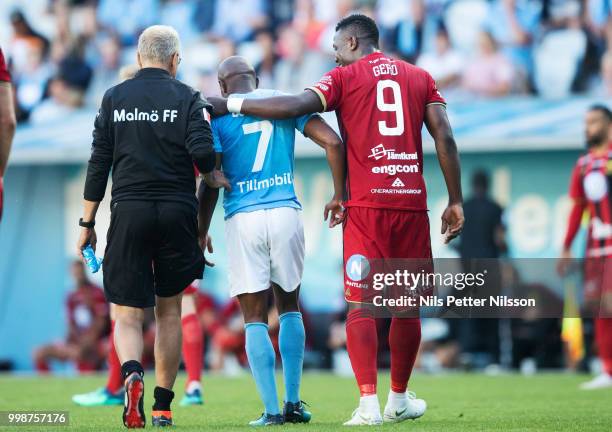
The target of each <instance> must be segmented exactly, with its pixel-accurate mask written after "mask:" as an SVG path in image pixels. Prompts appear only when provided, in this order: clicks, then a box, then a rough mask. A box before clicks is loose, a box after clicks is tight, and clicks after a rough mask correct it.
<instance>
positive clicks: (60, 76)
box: [30, 56, 92, 124]
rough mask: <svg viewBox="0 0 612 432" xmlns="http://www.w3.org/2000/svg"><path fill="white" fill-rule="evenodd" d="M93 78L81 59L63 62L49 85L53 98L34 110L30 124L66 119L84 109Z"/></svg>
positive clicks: (69, 59)
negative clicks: (88, 88)
mask: <svg viewBox="0 0 612 432" xmlns="http://www.w3.org/2000/svg"><path fill="white" fill-rule="evenodd" d="M91 77H92V69H91V67H89V65H87V63H85V62H84V61H83V60H81V59H80V58H78V57H76V56H72V57H68V58H66V59H65V60H63V61H62V62H61V64H60V65H59V71H58V73H57V75H56V76H55V77H54V78H53V79H52V80H51V83H50V84H49V94H50V96H51V97H50V98H49V99H47V100H45V101H44V102H43V103H41V104H40V105H38V106H37V107H36V108H35V109H34V111H33V112H32V114H31V115H30V122H31V123H32V124H42V123H47V122H50V121H54V120H57V119H60V118H65V116H67V115H69V114H72V113H73V112H75V111H76V110H77V109H78V108H80V107H82V106H83V102H84V97H85V91H86V90H87V87H88V86H89V83H90V81H91Z"/></svg>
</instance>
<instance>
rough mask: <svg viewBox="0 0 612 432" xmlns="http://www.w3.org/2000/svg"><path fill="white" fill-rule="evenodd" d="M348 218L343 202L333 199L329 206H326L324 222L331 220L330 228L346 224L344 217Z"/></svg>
mask: <svg viewBox="0 0 612 432" xmlns="http://www.w3.org/2000/svg"><path fill="white" fill-rule="evenodd" d="M345 216H346V213H345V209H344V206H343V205H342V200H340V199H337V198H332V199H331V200H330V201H329V202H328V203H327V204H325V210H324V211H323V220H328V218H329V227H330V228H333V227H335V226H336V225H340V224H341V223H342V222H344V217H345Z"/></svg>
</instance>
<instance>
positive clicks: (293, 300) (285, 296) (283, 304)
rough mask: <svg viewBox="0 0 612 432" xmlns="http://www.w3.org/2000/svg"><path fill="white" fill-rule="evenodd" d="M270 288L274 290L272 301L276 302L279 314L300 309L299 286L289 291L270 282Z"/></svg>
mask: <svg viewBox="0 0 612 432" xmlns="http://www.w3.org/2000/svg"><path fill="white" fill-rule="evenodd" d="M272 289H273V291H274V302H275V304H276V309H277V310H278V314H279V315H282V314H284V313H287V312H299V311H300V305H299V290H300V287H299V286H298V287H297V288H296V289H295V290H293V291H290V292H287V291H285V290H284V289H283V288H282V287H280V286H279V285H277V284H272Z"/></svg>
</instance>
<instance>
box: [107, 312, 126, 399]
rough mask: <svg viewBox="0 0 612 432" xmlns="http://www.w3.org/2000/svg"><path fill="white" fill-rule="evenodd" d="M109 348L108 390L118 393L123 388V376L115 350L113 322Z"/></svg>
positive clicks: (113, 322) (112, 323) (112, 322)
mask: <svg viewBox="0 0 612 432" xmlns="http://www.w3.org/2000/svg"><path fill="white" fill-rule="evenodd" d="M108 343H109V347H108V354H107V358H106V361H107V363H108V380H107V381H106V390H108V391H109V392H110V393H113V394H115V393H117V392H118V391H119V390H121V389H122V388H123V377H122V376H121V363H120V362H119V357H118V356H117V351H116V350H115V321H114V320H113V321H111V332H110V336H109V339H108Z"/></svg>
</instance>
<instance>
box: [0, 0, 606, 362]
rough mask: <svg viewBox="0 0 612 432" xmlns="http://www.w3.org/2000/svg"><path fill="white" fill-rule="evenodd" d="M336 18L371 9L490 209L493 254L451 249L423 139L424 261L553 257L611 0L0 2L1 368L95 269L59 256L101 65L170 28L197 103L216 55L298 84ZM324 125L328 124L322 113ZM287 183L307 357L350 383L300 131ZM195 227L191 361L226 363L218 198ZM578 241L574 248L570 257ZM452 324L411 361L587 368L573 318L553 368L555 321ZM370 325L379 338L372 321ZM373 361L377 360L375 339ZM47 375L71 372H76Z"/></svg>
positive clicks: (102, 218)
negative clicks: (429, 255) (293, 204)
mask: <svg viewBox="0 0 612 432" xmlns="http://www.w3.org/2000/svg"><path fill="white" fill-rule="evenodd" d="M355 11H358V12H361V13H365V14H368V15H370V16H372V17H374V18H375V19H376V20H377V23H378V24H379V27H380V30H381V38H382V41H381V42H382V49H383V50H384V51H385V52H387V53H388V54H391V55H393V56H396V57H398V58H402V59H404V60H407V61H409V62H412V63H415V64H417V65H419V66H421V67H423V68H425V69H427V70H428V71H429V72H430V73H431V74H432V75H433V77H434V78H435V79H436V81H437V83H438V86H439V88H440V90H441V92H442V94H443V95H444V96H445V98H446V99H447V100H448V103H449V104H448V111H449V117H450V120H451V124H452V126H453V129H454V131H455V134H456V138H457V143H458V146H459V148H460V151H461V159H462V169H463V174H464V175H463V182H464V191H465V192H464V193H465V196H466V197H472V196H474V195H475V194H476V195H478V194H482V193H484V196H485V197H488V198H487V199H489V200H491V201H494V202H495V203H496V205H497V206H499V209H500V211H499V215H497V216H495V215H493V216H491V217H492V218H493V219H492V224H493V226H494V227H495V232H496V239H497V240H496V243H495V244H496V247H495V248H494V249H493V250H490V251H470V250H469V245H466V243H463V242H462V241H459V242H455V243H457V244H451V245H450V246H444V245H443V242H442V239H441V236H440V235H439V230H440V222H439V217H440V215H441V211H442V209H443V208H444V207H445V205H446V200H447V198H446V189H445V187H444V182H443V179H442V176H441V174H440V170H439V168H438V166H437V160H436V158H435V154H434V148H433V143H432V141H431V139H430V138H429V136H428V135H427V133H426V132H424V137H425V140H424V151H425V168H424V171H425V177H426V180H427V183H428V191H429V209H430V217H431V221H432V224H431V225H432V241H433V249H434V256H436V257H455V256H459V254H462V255H463V256H466V255H465V254H476V255H477V256H486V257H498V256H506V257H511V258H549V259H550V260H551V262H553V258H555V257H557V256H558V255H559V251H560V249H561V243H562V240H563V237H564V234H565V224H566V219H567V215H568V211H569V208H570V200H569V198H567V197H566V195H567V194H566V191H567V187H568V182H569V177H570V173H571V169H572V167H573V165H574V163H575V161H576V158H577V157H578V156H579V154H580V153H581V152H583V151H584V149H585V144H584V138H583V116H584V113H585V111H586V109H587V107H589V106H590V105H591V104H593V103H595V102H597V103H607V104H608V106H610V104H611V102H612V20H611V18H610V16H611V12H612V1H610V0H583V1H578V0H378V1H376V0H166V1H162V0H98V1H94V0H82V1H78V0H73V1H68V0H28V1H14V0H2V2H0V47H2V50H3V51H4V54H5V56H6V57H7V61H8V64H9V69H10V72H11V74H12V79H13V84H14V88H15V96H16V97H15V100H16V104H17V106H16V108H17V113H18V120H19V127H18V131H17V134H16V137H15V141H14V144H13V152H12V155H11V159H10V161H9V168H8V172H7V175H6V177H5V188H6V190H5V215H4V219H3V221H2V225H0V368H4V369H7V370H8V369H13V370H19V371H30V370H32V369H33V366H34V364H33V360H32V354H33V352H34V349H35V348H36V347H37V346H39V345H41V344H44V343H48V342H50V341H54V340H62V339H64V338H65V335H66V332H67V327H68V324H67V311H66V309H67V308H66V298H67V296H68V295H69V294H70V293H71V292H73V291H74V290H75V288H76V287H77V286H78V285H79V284H83V283H86V282H87V280H89V279H90V280H91V281H92V282H93V283H95V284H98V285H101V277H100V275H99V274H97V275H86V274H81V273H80V270H79V269H78V266H74V265H73V264H72V262H73V260H74V258H75V256H74V252H73V249H74V244H76V236H77V234H78V226H77V221H78V218H79V217H80V213H81V202H82V191H83V185H84V175H85V167H86V162H87V160H88V158H89V154H90V147H91V131H92V127H93V120H94V117H95V113H96V111H97V106H98V103H99V101H100V100H101V97H102V95H103V93H104V91H105V90H106V89H107V88H108V87H110V86H112V85H114V84H116V83H117V81H118V71H119V69H120V68H121V67H122V66H125V65H130V64H133V63H135V59H136V46H135V44H136V42H137V38H138V35H139V33H140V31H141V30H143V29H144V28H145V27H147V26H149V25H152V24H167V25H171V26H173V27H175V28H176V29H177V30H178V31H179V33H180V36H181V39H182V63H181V66H180V70H179V77H178V78H179V79H181V80H183V81H185V82H187V83H188V84H190V85H192V86H194V87H196V88H198V89H200V90H201V91H202V93H203V95H205V96H207V95H215V94H218V93H219V88H218V84H217V80H216V67H217V65H218V63H219V62H220V60H222V59H223V58H225V57H227V56H229V55H232V54H240V55H243V56H245V57H247V58H248V59H250V61H251V62H252V63H253V64H254V65H255V66H256V70H257V72H258V74H259V78H260V86H261V87H263V88H277V89H280V90H283V91H287V92H300V91H301V90H302V89H303V88H304V87H306V86H308V85H311V84H313V83H314V82H316V81H317V80H318V79H319V77H320V76H321V75H322V74H323V73H325V72H326V71H327V70H329V69H331V68H332V67H334V59H333V50H332V37H333V34H334V27H335V24H336V22H337V20H338V19H339V18H340V17H343V16H345V15H347V14H348V13H351V12H355ZM326 118H327V119H328V120H329V121H330V123H333V124H335V118H334V116H333V115H332V116H329V115H328V116H327V117H326ZM483 187H484V192H483V190H482V189H483ZM296 188H297V192H298V197H299V198H300V200H301V202H302V204H303V206H304V216H305V217H304V221H305V230H306V248H307V251H306V254H307V258H306V268H305V274H304V281H303V285H302V301H303V308H304V311H305V316H306V325H307V334H308V342H307V343H308V355H307V358H306V366H307V367H311V368H319V369H320V368H333V369H334V370H335V371H337V372H338V373H349V374H350V373H351V371H350V366H349V363H348V358H347V356H346V352H345V351H344V327H343V319H344V307H345V304H344V300H343V295H342V261H341V253H342V243H341V233H340V230H339V229H336V230H329V229H328V228H327V227H326V225H325V224H324V222H323V220H322V210H323V206H324V203H325V202H326V200H327V199H329V197H330V195H331V192H332V191H331V178H330V175H329V174H328V168H327V165H326V161H325V158H324V154H323V153H322V151H321V150H320V149H319V148H318V147H316V146H315V145H313V143H311V142H309V141H307V140H305V139H304V138H303V137H300V138H299V139H298V142H297V145H296ZM478 196H480V195H478ZM109 200H110V185H109V189H108V193H107V196H106V198H105V202H103V204H102V206H101V210H100V212H99V216H98V219H97V232H98V235H99V237H100V240H99V244H98V248H99V252H98V254H99V255H101V254H102V252H101V251H103V248H104V245H105V242H104V233H105V232H106V229H107V227H108V223H109V217H110V211H109V210H110V209H109ZM489 234H490V233H485V232H478V230H476V234H475V235H482V236H486V235H489ZM500 235H501V238H498V237H499V236H500ZM212 236H213V240H214V243H215V253H214V255H213V257H212V258H211V259H212V260H213V261H214V262H215V263H216V264H217V265H216V267H214V268H212V269H207V271H206V277H205V279H204V281H203V283H202V284H201V286H200V291H201V292H202V294H201V295H200V302H199V314H200V319H201V321H202V324H203V326H204V329H205V332H206V340H207V344H206V367H207V368H209V369H213V370H220V371H225V372H226V373H235V372H237V371H240V370H241V368H242V366H244V360H245V359H244V353H243V351H242V350H241V346H242V342H243V339H242V337H243V336H242V334H241V329H242V325H241V322H240V314H239V310H238V309H237V308H236V305H235V303H233V302H231V301H230V299H229V298H228V295H227V291H228V290H227V275H226V269H227V261H226V251H225V244H224V234H223V219H222V211H221V209H218V211H217V212H216V214H215V217H214V220H213V226H212ZM583 249H584V244H583V242H581V241H578V242H575V254H576V255H578V256H580V255H581V253H582V251H583ZM551 268H552V267H551ZM564 284H565V285H564ZM566 285H567V282H562V281H559V280H556V281H552V282H548V285H547V286H546V287H545V289H546V291H547V292H548V293H550V295H551V298H553V299H556V300H557V301H562V299H563V297H564V295H566V292H567V290H566ZM73 312H74V311H72V312H71V313H73ZM83 319H84V320H85V321H86V320H87V317H83ZM468 321H469V320H438V319H429V320H426V321H425V322H424V331H423V347H422V353H421V356H420V367H421V368H422V369H423V370H426V371H431V372H436V371H440V370H445V369H451V368H462V369H477V370H487V371H498V370H500V369H511V368H515V369H519V370H522V371H523V372H524V373H532V372H533V371H535V370H537V369H549V368H564V367H567V366H568V363H569V364H571V365H573V366H575V367H578V368H583V369H586V368H588V367H593V368H597V364H596V362H590V348H589V346H590V343H589V341H590V333H591V332H590V324H589V322H588V321H586V322H585V323H584V333H585V335H586V338H585V340H584V349H583V350H582V351H581V355H580V356H579V357H577V358H574V359H573V360H572V361H569V360H568V358H567V355H566V350H564V348H563V343H562V340H561V331H560V330H561V319H550V320H533V319H531V320H530V319H529V318H528V317H526V319H524V320H512V321H510V320H494V321H490V322H489V324H487V323H483V322H476V321H474V320H472V321H471V322H468ZM380 331H381V338H380V340H381V341H383V340H384V339H385V338H384V337H383V336H384V332H385V329H384V326H381V329H380ZM102 358H103V357H102ZM380 362H381V364H382V365H384V364H385V363H388V354H387V352H386V347H385V344H384V343H382V344H381V348H380ZM97 367H100V368H103V367H104V364H103V362H101V363H100V364H99V365H98V366H97ZM53 369H54V370H56V371H60V372H67V373H71V372H73V371H74V370H75V366H74V365H66V364H54V365H53Z"/></svg>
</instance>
